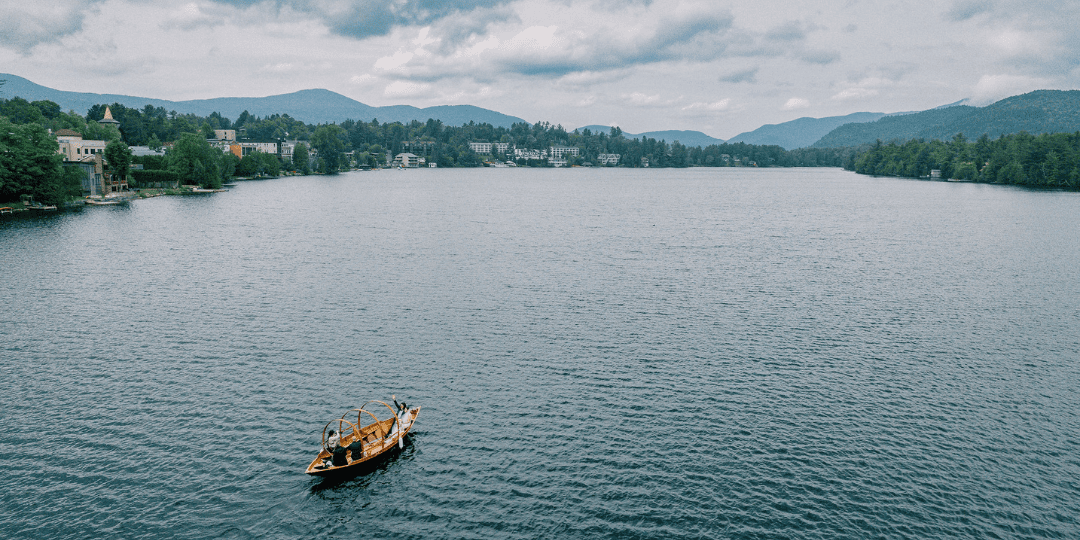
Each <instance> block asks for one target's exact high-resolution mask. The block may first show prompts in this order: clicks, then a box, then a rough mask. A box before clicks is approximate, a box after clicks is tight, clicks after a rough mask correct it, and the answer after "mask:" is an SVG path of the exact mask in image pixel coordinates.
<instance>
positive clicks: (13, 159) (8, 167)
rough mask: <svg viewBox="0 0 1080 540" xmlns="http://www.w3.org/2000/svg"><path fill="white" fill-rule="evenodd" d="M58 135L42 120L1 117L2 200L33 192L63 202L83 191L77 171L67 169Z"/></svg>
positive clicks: (40, 198) (46, 199)
mask: <svg viewBox="0 0 1080 540" xmlns="http://www.w3.org/2000/svg"><path fill="white" fill-rule="evenodd" d="M59 150H60V147H59V145H57V143H56V139H54V138H53V137H52V136H50V135H49V133H48V132H47V131H45V128H43V127H41V126H40V125H38V124H25V125H21V126H19V125H15V124H13V123H11V122H10V121H9V120H7V119H6V118H4V117H0V201H17V200H19V196H20V195H30V196H32V197H34V199H35V200H36V201H38V202H41V203H44V204H59V203H62V202H65V201H66V200H68V199H69V198H71V197H75V196H78V195H79V194H80V193H81V189H82V186H81V184H80V182H79V176H78V175H77V174H71V173H69V172H67V171H65V169H64V167H63V166H62V164H63V159H64V158H63V156H61V155H60V153H59Z"/></svg>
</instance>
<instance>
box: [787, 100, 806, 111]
mask: <svg viewBox="0 0 1080 540" xmlns="http://www.w3.org/2000/svg"><path fill="white" fill-rule="evenodd" d="M808 107H810V100H808V99H804V98H798V97H793V98H791V99H789V100H787V102H786V103H784V106H783V107H781V108H782V109H783V110H785V111H794V110H796V109H806V108H808Z"/></svg>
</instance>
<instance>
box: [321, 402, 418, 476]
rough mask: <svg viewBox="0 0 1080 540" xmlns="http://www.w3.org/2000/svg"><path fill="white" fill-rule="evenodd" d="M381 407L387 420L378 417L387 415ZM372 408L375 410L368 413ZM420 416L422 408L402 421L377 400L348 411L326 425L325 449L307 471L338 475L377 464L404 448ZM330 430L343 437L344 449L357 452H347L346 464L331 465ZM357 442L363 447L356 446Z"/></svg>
mask: <svg viewBox="0 0 1080 540" xmlns="http://www.w3.org/2000/svg"><path fill="white" fill-rule="evenodd" d="M379 405H382V407H385V408H386V411H387V412H388V413H389V417H388V418H385V419H382V420H380V419H379V417H378V415H376V414H375V412H378V413H379V414H381V415H383V416H386V414H384V413H383V411H382V407H379ZM369 407H370V409H372V410H369ZM419 414H420V407H413V408H411V409H409V410H408V412H406V413H404V414H403V415H402V418H401V419H400V420H399V418H398V417H397V415H395V411H394V409H393V407H391V406H390V405H387V404H386V403H384V402H382V401H378V400H372V401H369V402H367V403H365V404H364V406H363V407H360V408H359V409H351V410H349V411H346V412H345V414H343V415H341V418H338V419H336V420H331V421H329V422H327V423H326V425H325V426H323V430H322V449H321V450H320V452H319V455H318V456H316V457H315V459H314V460H313V461H312V462H311V464H310V465H308V466H307V470H305V471H304V472H305V473H307V474H310V475H312V476H335V475H339V474H344V473H347V472H348V473H352V472H360V471H362V470H364V469H366V468H368V467H370V466H373V465H375V464H376V463H378V462H380V461H382V460H383V459H385V458H386V457H388V456H389V455H390V454H392V453H393V452H394V451H395V450H396V449H400V448H402V446H403V442H404V439H405V436H406V435H408V434H409V431H410V430H411V429H412V427H413V425H414V424H415V423H416V417H417V415H419ZM353 415H356V416H355V422H354V421H353V419H354V416H353ZM402 420H403V421H404V422H403V424H404V426H405V428H404V429H399V428H400V426H399V425H398V424H399V422H401V421H402ZM331 430H333V431H336V432H337V433H338V434H339V435H340V437H341V442H340V445H341V446H342V447H350V446H352V447H353V448H355V449H354V450H347V451H346V452H345V460H344V463H341V462H340V461H339V464H338V465H334V464H333V463H332V461H333V453H332V452H331V451H330V448H329V445H328V442H327V440H328V439H329V437H328V435H327V434H328V433H329V432H330V431H331ZM358 441H359V442H361V444H360V445H355V443H356V442H358ZM357 454H359V455H357Z"/></svg>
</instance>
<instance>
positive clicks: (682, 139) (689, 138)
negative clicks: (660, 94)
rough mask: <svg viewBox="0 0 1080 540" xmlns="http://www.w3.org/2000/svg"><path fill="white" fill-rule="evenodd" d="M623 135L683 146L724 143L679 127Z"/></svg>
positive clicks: (603, 128) (603, 129)
mask: <svg viewBox="0 0 1080 540" xmlns="http://www.w3.org/2000/svg"><path fill="white" fill-rule="evenodd" d="M611 128H612V126H600V125H591V126H583V127H579V128H577V129H576V130H575V131H584V130H586V129H587V130H589V131H592V132H593V133H610V132H611ZM623 137H626V138H627V139H640V138H641V137H648V138H650V139H656V140H658V141H666V142H667V143H668V144H671V143H673V142H675V141H679V144H681V145H683V146H698V147H706V146H709V145H712V144H724V140H723V139H717V138H716V137H710V136H708V135H706V134H704V133H702V132H700V131H685V130H677V129H669V130H666V131H647V132H645V133H627V132H625V131H624V132H623Z"/></svg>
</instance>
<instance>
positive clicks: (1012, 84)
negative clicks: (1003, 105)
mask: <svg viewBox="0 0 1080 540" xmlns="http://www.w3.org/2000/svg"><path fill="white" fill-rule="evenodd" d="M1046 86H1047V81H1045V80H1041V79H1036V78H1032V77H1025V76H1018V75H984V76H983V77H982V78H980V79H979V82H978V83H976V84H975V88H974V89H973V90H972V93H971V104H972V105H975V106H982V105H989V104H991V103H993V102H995V101H998V100H1000V99H1004V98H1007V97H1009V96H1014V95H1017V94H1023V93H1027V92H1030V91H1032V90H1038V89H1040V88H1046Z"/></svg>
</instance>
